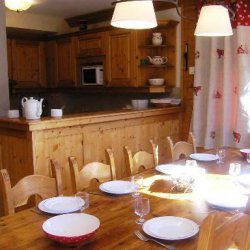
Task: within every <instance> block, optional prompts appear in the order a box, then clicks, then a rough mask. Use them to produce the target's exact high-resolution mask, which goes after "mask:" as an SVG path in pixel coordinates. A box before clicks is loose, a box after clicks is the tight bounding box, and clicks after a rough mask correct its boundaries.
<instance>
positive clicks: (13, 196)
mask: <svg viewBox="0 0 250 250" xmlns="http://www.w3.org/2000/svg"><path fill="white" fill-rule="evenodd" d="M52 161H54V160H52ZM51 163H52V162H51ZM52 165H53V164H52ZM54 166H55V167H53V170H52V173H53V178H52V177H49V176H44V175H28V176H26V177H24V178H22V179H21V180H20V181H19V182H18V183H17V184H16V185H15V186H14V187H11V181H10V176H9V174H8V171H7V170H6V169H1V170H0V185H1V190H2V197H3V205H4V206H3V207H4V215H10V214H14V213H15V209H16V208H18V207H21V206H24V205H26V204H27V203H28V200H29V198H30V197H31V196H33V195H38V196H39V197H40V198H42V199H46V198H49V197H54V196H58V195H61V194H62V180H61V169H60V167H59V165H58V164H57V163H56V164H55V165H54Z"/></svg>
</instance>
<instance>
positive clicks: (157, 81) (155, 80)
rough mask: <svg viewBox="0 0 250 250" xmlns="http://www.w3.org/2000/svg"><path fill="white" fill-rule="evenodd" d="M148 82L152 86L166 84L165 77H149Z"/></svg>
mask: <svg viewBox="0 0 250 250" xmlns="http://www.w3.org/2000/svg"><path fill="white" fill-rule="evenodd" d="M148 82H149V84H150V85H152V86H161V85H163V84H164V82H165V80H164V79H163V78H151V79H148Z"/></svg>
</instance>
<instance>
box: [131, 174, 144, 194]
mask: <svg viewBox="0 0 250 250" xmlns="http://www.w3.org/2000/svg"><path fill="white" fill-rule="evenodd" d="M131 184H132V187H133V188H134V192H133V193H132V197H134V198H137V197H140V196H141V194H140V193H139V190H140V189H141V188H143V176H141V175H138V176H132V177H131Z"/></svg>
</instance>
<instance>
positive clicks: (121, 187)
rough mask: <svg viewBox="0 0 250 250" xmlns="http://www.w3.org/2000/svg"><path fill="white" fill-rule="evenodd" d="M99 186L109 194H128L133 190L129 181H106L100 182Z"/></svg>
mask: <svg viewBox="0 0 250 250" xmlns="http://www.w3.org/2000/svg"><path fill="white" fill-rule="evenodd" d="M99 188H100V190H102V191H103V192H106V193H110V194H129V193H132V192H134V191H135V190H134V187H133V185H132V184H131V183H130V182H129V181H108V182H104V183H102V184H101V185H100V186H99Z"/></svg>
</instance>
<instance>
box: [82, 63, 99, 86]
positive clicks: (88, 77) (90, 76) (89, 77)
mask: <svg viewBox="0 0 250 250" xmlns="http://www.w3.org/2000/svg"><path fill="white" fill-rule="evenodd" d="M81 84H82V85H103V66H102V65H89V66H82V67H81Z"/></svg>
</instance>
